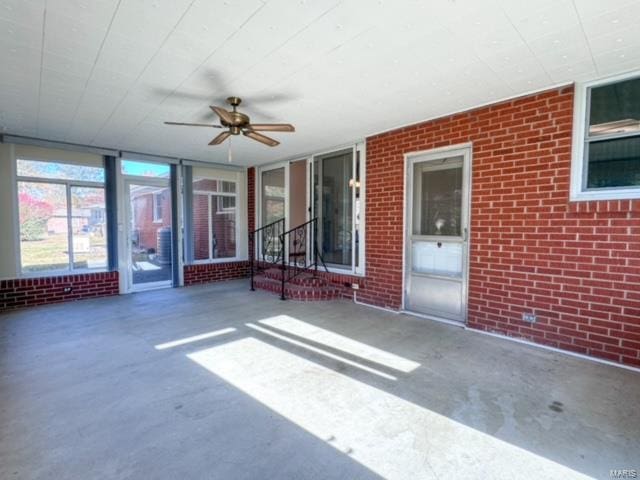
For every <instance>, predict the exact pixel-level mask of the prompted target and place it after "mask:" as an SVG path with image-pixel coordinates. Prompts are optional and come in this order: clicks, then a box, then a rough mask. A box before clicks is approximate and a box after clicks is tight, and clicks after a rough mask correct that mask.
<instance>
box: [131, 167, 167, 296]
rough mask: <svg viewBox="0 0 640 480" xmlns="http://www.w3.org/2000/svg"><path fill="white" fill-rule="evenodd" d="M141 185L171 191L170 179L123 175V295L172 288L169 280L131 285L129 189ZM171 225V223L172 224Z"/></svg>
mask: <svg viewBox="0 0 640 480" xmlns="http://www.w3.org/2000/svg"><path fill="white" fill-rule="evenodd" d="M132 184H133V185H142V186H149V187H162V188H168V189H169V191H171V180H170V179H168V178H167V179H165V178H152V177H134V176H125V175H123V185H124V189H123V192H124V209H123V211H124V215H125V218H124V239H125V241H124V246H125V248H124V250H123V254H124V255H125V258H126V261H125V262H124V265H126V269H125V272H124V275H123V276H124V278H125V281H124V284H123V286H124V292H123V293H133V292H140V291H144V290H154V289H156V288H167V287H171V286H173V280H172V279H169V280H162V281H160V282H147V283H144V284H141V285H139V286H136V285H134V283H133V265H132V260H131V258H132V252H131V236H132V232H131V218H132V217H131V215H132V213H133V212H132V211H131V196H130V193H131V192H130V189H131V185H132ZM170 203H171V202H170ZM172 223H173V222H172ZM171 228H172V229H173V228H174V225H172V226H171ZM171 248H172V249H173V248H175V246H174V245H173V237H172V239H171ZM174 257H175V255H173V253H172V255H171V261H172V268H171V271H172V272H173V270H174V269H173V259H174Z"/></svg>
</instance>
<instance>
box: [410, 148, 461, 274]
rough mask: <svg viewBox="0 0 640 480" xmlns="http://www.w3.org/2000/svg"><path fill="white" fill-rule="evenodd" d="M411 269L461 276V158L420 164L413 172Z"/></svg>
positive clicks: (420, 271)
mask: <svg viewBox="0 0 640 480" xmlns="http://www.w3.org/2000/svg"><path fill="white" fill-rule="evenodd" d="M413 178H414V186H413V192H414V193H413V202H412V208H413V236H412V240H411V259H412V265H411V267H412V271H413V272H415V273H420V274H432V275H444V276H448V277H451V276H453V277H459V276H461V275H462V253H463V245H462V242H461V235H462V178H463V177H462V160H461V159H455V158H454V159H445V160H444V161H443V163H441V164H439V165H433V164H432V162H428V163H422V164H420V163H418V164H416V165H415V166H414V171H413Z"/></svg>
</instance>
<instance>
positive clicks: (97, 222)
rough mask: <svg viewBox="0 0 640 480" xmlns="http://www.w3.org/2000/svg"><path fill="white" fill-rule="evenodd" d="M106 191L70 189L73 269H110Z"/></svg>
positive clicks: (81, 188) (92, 188)
mask: <svg viewBox="0 0 640 480" xmlns="http://www.w3.org/2000/svg"><path fill="white" fill-rule="evenodd" d="M106 210H107V209H106V204H105V197H104V188H95V187H74V186H72V187H71V235H72V239H73V268H76V269H82V268H106V267H107V216H106Z"/></svg>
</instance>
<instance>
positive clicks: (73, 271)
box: [13, 157, 109, 278]
mask: <svg viewBox="0 0 640 480" xmlns="http://www.w3.org/2000/svg"><path fill="white" fill-rule="evenodd" d="M18 160H36V161H39V162H49V163H65V162H62V161H57V160H55V161H54V160H40V159H36V158H23V157H16V158H15V160H14V162H13V163H14V171H13V173H14V175H13V176H14V178H13V185H14V188H15V195H16V196H15V218H14V220H15V235H16V237H17V242H16V249H15V254H16V266H17V271H16V273H17V277H18V278H42V277H62V276H65V275H79V274H83V273H87V274H88V273H104V272H108V271H109V269H108V267H96V268H74V266H73V261H74V258H73V257H74V252H73V237H72V235H71V233H70V231H71V228H72V226H71V225H72V223H71V208H72V207H71V201H70V197H71V188H73V187H93V188H103V189H104V190H105V193H106V183H104V182H91V181H86V180H66V179H59V178H46V177H31V176H21V175H18V173H17V172H18V169H17V163H18ZM88 166H93V165H88ZM18 182H29V183H55V184H58V185H64V186H65V189H66V195H67V242H68V245H69V268H66V269H59V268H57V269H50V270H38V271H33V272H25V271H24V270H23V267H22V250H21V240H20V233H21V232H20V213H19V211H20V199H19V196H18Z"/></svg>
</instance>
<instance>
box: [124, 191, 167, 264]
mask: <svg viewBox="0 0 640 480" xmlns="http://www.w3.org/2000/svg"><path fill="white" fill-rule="evenodd" d="M131 206H132V209H133V211H132V222H133V233H132V235H133V238H132V241H133V243H134V245H136V246H137V247H138V248H139V249H140V250H144V251H146V252H150V251H155V250H157V248H158V230H159V229H160V228H162V227H171V194H170V192H169V190H167V189H166V188H157V187H135V190H133V189H132V191H131Z"/></svg>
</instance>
